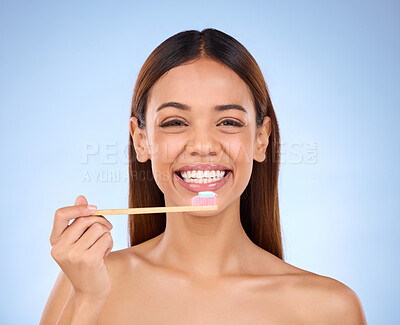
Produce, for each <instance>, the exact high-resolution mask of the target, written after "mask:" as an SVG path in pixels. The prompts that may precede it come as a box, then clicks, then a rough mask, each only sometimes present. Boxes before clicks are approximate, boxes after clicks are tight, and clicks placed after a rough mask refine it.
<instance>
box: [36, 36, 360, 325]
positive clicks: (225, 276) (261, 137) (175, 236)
mask: <svg viewBox="0 0 400 325" xmlns="http://www.w3.org/2000/svg"><path fill="white" fill-rule="evenodd" d="M279 141H280V137H279V128H278V123H277V120H276V117H275V113H274V110H273V106H272V103H271V99H270V97H269V94H268V89H267V85H266V83H265V81H264V78H263V76H262V73H261V71H260V69H259V67H258V65H257V63H256V61H255V60H254V58H253V57H252V56H251V55H250V53H249V52H248V51H247V50H246V49H245V48H244V47H243V45H241V44H240V43H239V42H238V41H236V40H235V39H234V38H232V37H230V36H229V35H227V34H225V33H223V32H221V31H218V30H215V29H205V30H203V31H202V32H199V31H193V30H191V31H185V32H181V33H178V34H176V35H174V36H172V37H170V38H169V39H167V40H166V41H164V42H163V43H162V44H161V45H160V46H158V47H157V48H156V49H155V50H154V51H153V53H152V54H151V55H150V57H149V58H148V59H147V60H146V62H145V64H144V65H143V67H142V69H141V71H140V73H139V76H138V79H137V83H136V86H135V89H134V94H133V100H132V111H131V119H130V138H129V159H130V165H129V168H130V169H129V171H130V195H129V206H130V207H148V206H164V205H165V206H179V205H191V199H192V197H193V196H196V195H197V192H198V191H205V190H212V191H214V192H215V193H216V194H217V204H218V210H217V211H207V212H183V213H167V214H166V215H165V214H153V215H135V216H130V218H129V232H130V244H131V247H129V248H127V249H123V250H119V251H115V252H112V253H110V254H109V255H108V253H109V252H110V250H111V249H112V245H113V242H112V238H111V235H110V229H111V228H112V226H111V224H110V223H109V222H108V221H107V220H106V219H105V218H104V217H102V216H91V214H92V211H93V210H90V209H89V208H90V206H89V207H88V206H87V204H88V202H87V201H86V199H85V198H84V197H83V196H79V197H78V198H77V200H76V202H75V205H74V206H71V207H64V208H61V209H58V210H57V212H56V214H55V218H54V227H53V231H52V235H51V238H50V241H51V244H52V246H53V248H52V256H53V258H54V259H55V260H56V261H57V263H58V264H59V265H60V267H61V269H62V271H61V272H60V275H59V277H58V279H57V281H56V284H55V287H54V289H53V291H52V293H51V295H50V297H49V300H48V302H47V305H46V307H45V310H44V313H43V316H42V320H41V324H54V323H56V322H57V320H58V323H57V324H342V325H343V324H366V320H365V316H364V312H363V308H362V305H361V303H360V300H359V299H358V297H357V295H356V294H355V293H354V292H353V291H352V290H351V289H350V288H349V287H347V286H346V285H344V284H342V283H341V282H339V281H337V280H334V279H332V278H329V277H324V276H320V275H317V274H314V273H311V272H308V271H305V270H302V269H299V268H297V267H294V266H292V265H290V264H287V263H286V262H284V261H283V252H282V241H281V229H280V221H279V205H278V172H279V150H280V142H279ZM94 208H96V207H95V206H94ZM71 219H75V220H74V221H73V222H72V223H71V225H69V226H68V221H69V220H71ZM107 255H108V256H107Z"/></svg>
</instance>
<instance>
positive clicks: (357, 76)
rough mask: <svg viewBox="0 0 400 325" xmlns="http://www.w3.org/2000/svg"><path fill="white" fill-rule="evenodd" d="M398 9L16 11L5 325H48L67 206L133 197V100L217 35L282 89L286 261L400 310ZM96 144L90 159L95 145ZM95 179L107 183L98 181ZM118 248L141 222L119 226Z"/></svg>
mask: <svg viewBox="0 0 400 325" xmlns="http://www.w3.org/2000/svg"><path fill="white" fill-rule="evenodd" d="M399 9H400V5H399V2H398V1H379V2H378V1H353V0H352V1H307V0H306V1H289V2H288V1H286V2H279V3H278V1H232V0H231V1H201V2H200V1H199V2H188V1H180V2H178V1H151V2H146V1H126V2H121V1H68V2H61V1H1V4H0V26H1V27H0V30H1V36H0V37H1V38H0V41H1V51H0V69H1V70H0V86H1V87H0V107H1V110H0V114H1V116H0V117H1V130H0V132H1V134H0V135H1V136H0V148H1V166H0V167H1V168H0V173H1V174H0V177H1V184H2V185H1V196H0V198H1V199H0V200H1V201H0V204H1V209H2V215H1V247H2V252H1V258H2V263H1V264H2V266H1V268H0V272H1V273H0V275H1V280H2V283H3V289H2V293H1V301H0V323H1V324H34V323H38V322H39V319H40V317H41V314H42V311H43V308H44V306H45V303H46V300H47V298H48V296H49V294H50V291H51V289H52V287H53V285H54V282H55V280H56V277H57V275H58V273H59V266H58V265H57V264H56V262H55V261H54V260H53V259H52V257H51V255H50V249H51V245H50V242H49V238H50V233H51V229H52V226H53V217H54V212H55V210H56V209H57V208H59V207H62V206H67V205H73V203H74V201H75V198H76V197H77V196H78V195H79V194H83V195H85V196H86V197H87V199H88V200H89V203H91V204H96V205H97V206H98V207H99V208H123V207H127V204H128V203H127V202H128V182H127V179H126V175H127V172H128V165H127V152H126V151H125V150H126V148H127V144H128V138H129V115H130V101H131V96H132V93H133V87H134V83H135V81H136V77H137V75H138V72H139V70H140V68H141V66H142V64H143V63H144V61H145V59H146V58H147V57H148V55H149V54H150V53H151V51H153V49H154V48H155V47H156V46H158V45H159V44H160V43H161V42H162V41H164V40H165V39H166V38H168V37H170V36H172V35H174V34H175V33H178V32H180V31H183V30H188V29H197V30H202V29H203V28H207V27H213V28H217V29H220V30H222V31H224V32H226V33H228V34H230V35H231V36H233V37H235V38H236V39H237V40H238V41H239V42H241V43H242V44H243V45H244V46H245V47H246V48H247V49H248V50H249V51H250V53H251V54H252V55H253V56H254V57H255V59H256V60H257V62H258V64H259V65H260V67H261V69H262V71H263V73H264V76H265V79H266V82H267V84H268V87H269V90H270V95H271V98H272V102H273V105H274V107H275V111H276V114H277V118H278V122H279V126H280V130H281V136H282V165H281V174H280V181H279V196H280V208H281V219H282V229H283V238H284V249H285V255H286V261H287V262H288V263H291V264H293V265H295V266H297V267H300V268H303V269H305V270H308V271H311V272H314V273H317V274H321V275H325V276H329V277H332V278H335V279H337V280H339V281H341V282H343V283H344V284H346V285H347V286H349V287H350V288H352V289H353V290H354V291H355V292H356V293H357V294H358V296H359V297H360V299H361V301H362V304H363V306H364V310H365V314H366V316H367V320H368V323H369V324H395V323H396V318H397V308H398V305H399V300H400V299H399V293H398V292H399V289H400V286H399V282H400V281H399V276H398V275H399V267H400V262H399V254H398V248H399V247H400V239H399V236H397V233H398V229H399V226H400V222H399V212H398V208H397V204H396V203H397V202H396V199H398V198H399V197H400V196H399V194H400V193H399V192H400V191H399V171H398V169H397V167H398V166H399V148H400V146H399V145H398V140H399V122H400V121H399V115H400V113H399V93H400V92H399V86H400V85H399V76H400V71H399V57H400V53H399V52H400V51H399V30H400V26H399V25H400V23H399V21H400V20H399ZM87 150H89V152H88V151H87ZM96 175H97V176H98V177H96ZM108 219H109V220H110V221H111V222H112V223H113V225H114V228H113V230H112V232H111V233H112V235H113V238H114V249H113V250H119V249H123V248H126V247H128V233H127V217H126V216H109V217H108Z"/></svg>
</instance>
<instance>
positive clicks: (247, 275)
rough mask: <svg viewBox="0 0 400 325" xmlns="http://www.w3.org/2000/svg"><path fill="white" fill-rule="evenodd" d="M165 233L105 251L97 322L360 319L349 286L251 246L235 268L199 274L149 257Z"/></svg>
mask: <svg viewBox="0 0 400 325" xmlns="http://www.w3.org/2000/svg"><path fill="white" fill-rule="evenodd" d="M163 235H164V233H163V234H161V235H159V236H157V237H155V238H152V239H150V240H148V241H147V242H144V243H142V244H140V245H137V246H135V247H131V248H127V249H124V250H120V251H116V252H112V253H111V254H110V255H109V256H108V257H107V258H106V265H107V267H108V268H109V270H110V277H111V282H112V290H111V293H110V295H109V297H108V298H107V301H106V303H105V305H104V308H103V311H102V313H101V315H100V318H99V322H98V324H100V325H103V324H366V320H365V316H364V312H363V310H362V306H361V303H360V302H359V299H358V297H357V295H356V294H355V293H354V292H353V291H352V290H351V289H350V288H348V287H347V286H345V285H344V284H342V283H341V282H339V281H336V280H334V279H331V278H328V277H323V276H319V275H317V274H314V273H311V272H307V271H304V270H302V269H299V268H296V267H294V266H291V265H289V264H287V263H285V262H284V261H282V260H280V259H278V258H276V257H275V256H273V255H272V254H269V253H268V252H265V251H263V250H262V249H257V247H254V250H253V252H252V254H253V255H251V256H247V257H246V258H245V259H243V262H244V264H243V269H242V271H241V273H240V274H232V275H228V274H227V275H225V276H217V277H199V276H192V275H189V274H186V273H185V272H182V271H177V270H174V269H172V268H167V267H164V266H162V265H159V264H155V263H157V262H156V260H155V259H154V258H153V257H152V256H154V252H155V251H156V250H157V245H159V243H160V241H161V239H162V237H163ZM246 260H247V261H252V263H246V262H245V261H246Z"/></svg>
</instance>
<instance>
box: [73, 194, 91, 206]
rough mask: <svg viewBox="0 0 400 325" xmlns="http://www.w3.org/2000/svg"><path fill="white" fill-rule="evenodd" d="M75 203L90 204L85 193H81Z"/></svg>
mask: <svg viewBox="0 0 400 325" xmlns="http://www.w3.org/2000/svg"><path fill="white" fill-rule="evenodd" d="M74 205H88V201H87V200H86V198H85V197H84V196H83V195H79V196H78V197H77V198H76V200H75V204H74Z"/></svg>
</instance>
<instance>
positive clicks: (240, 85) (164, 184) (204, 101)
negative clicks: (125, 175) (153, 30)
mask: <svg viewBox="0 0 400 325" xmlns="http://www.w3.org/2000/svg"><path fill="white" fill-rule="evenodd" d="M170 102H172V103H176V104H173V105H174V106H171V105H167V106H165V107H164V108H161V109H158V110H157V108H159V107H161V106H162V105H163V104H165V103H170ZM218 105H238V106H237V107H239V108H240V107H242V108H243V109H244V111H242V110H240V109H225V110H222V109H220V110H217V109H216V106H218ZM163 106H164V105H163ZM179 107H185V108H186V109H180V108H179ZM270 130H271V128H270V119H269V117H265V119H264V124H263V126H262V127H261V128H259V129H257V128H256V112H255V108H254V104H253V102H252V95H251V92H250V89H249V88H248V87H247V85H246V83H245V82H244V81H242V80H241V79H240V78H239V77H238V76H237V75H236V73H235V72H233V71H232V70H230V69H229V68H228V67H226V66H224V65H222V64H220V63H217V62H215V61H212V60H210V59H200V60H197V61H195V62H194V63H190V64H185V65H181V66H178V67H176V68H173V69H171V70H170V71H168V72H167V73H166V74H165V75H164V76H162V77H161V78H160V79H159V80H158V81H157V82H156V83H155V84H154V85H153V87H152V88H151V90H150V94H149V98H148V102H147V111H146V130H145V131H144V132H143V131H142V130H140V129H138V127H137V119H136V118H132V119H131V134H132V136H133V141H134V145H135V150H136V153H137V157H138V160H139V161H140V162H145V161H147V159H151V165H152V171H153V175H154V179H155V181H156V183H157V185H158V187H159V188H160V190H161V191H162V192H163V193H164V196H165V202H166V205H168V206H170V205H191V199H192V197H194V196H196V195H197V192H198V191H199V189H200V187H199V186H202V189H200V190H201V191H213V192H215V193H216V194H217V204H218V211H221V210H222V209H224V208H225V207H227V206H229V205H230V204H231V203H232V202H233V201H235V200H237V199H239V198H240V195H241V194H242V193H243V191H244V190H245V188H246V186H247V184H248V182H249V180H250V176H251V172H252V167H253V159H255V160H257V161H259V162H262V161H263V160H264V159H265V151H266V148H267V146H268V138H269V134H270ZM189 164H219V165H222V166H223V167H218V168H217V169H218V170H221V169H223V168H224V169H229V170H231V171H232V172H231V173H230V174H229V173H228V174H227V176H225V178H224V179H222V180H221V181H218V179H212V181H213V182H211V183H214V184H213V185H210V186H208V185H207V184H199V183H196V182H198V181H194V182H191V184H192V185H190V186H192V188H188V186H184V185H183V184H187V182H186V183H183V182H184V180H183V179H179V176H178V174H176V171H177V170H179V169H181V168H182V167H185V166H187V165H189ZM203 166H205V167H206V169H208V168H211V167H212V166H214V165H203ZM214 167H215V166H214ZM199 169H200V167H199V168H196V166H194V167H193V166H190V170H199ZM191 174H192V176H193V173H192V172H191V173H188V172H186V173H185V175H186V177H188V176H189V177H190V175H191ZM209 175H211V171H210V174H209ZM208 181H210V180H208ZM201 182H207V180H205V181H201ZM222 184H223V185H222ZM221 185H222V186H221ZM215 186H216V187H215ZM210 212H212V213H215V211H210ZM202 213H203V214H204V212H202ZM212 213H208V215H211V214H212Z"/></svg>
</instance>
